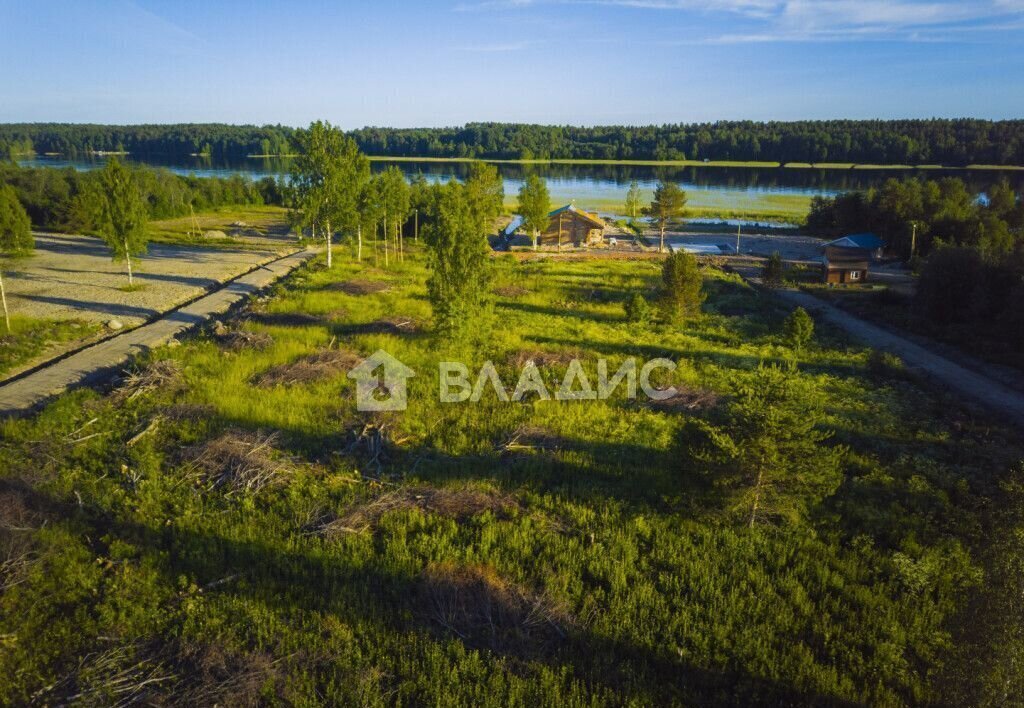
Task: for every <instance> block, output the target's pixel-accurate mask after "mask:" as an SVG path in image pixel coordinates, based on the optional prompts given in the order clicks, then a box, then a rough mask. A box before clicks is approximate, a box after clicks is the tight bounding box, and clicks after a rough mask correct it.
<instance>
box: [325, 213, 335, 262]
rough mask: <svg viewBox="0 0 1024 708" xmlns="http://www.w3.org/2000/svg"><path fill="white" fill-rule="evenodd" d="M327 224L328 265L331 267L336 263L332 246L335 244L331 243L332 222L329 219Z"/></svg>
mask: <svg viewBox="0 0 1024 708" xmlns="http://www.w3.org/2000/svg"><path fill="white" fill-rule="evenodd" d="M325 226H326V227H327V235H326V239H327V267H328V268H330V267H331V265H332V264H333V263H334V258H333V256H334V253H333V250H334V249H333V248H332V246H333V245H334V244H332V243H331V235H332V234H331V222H329V221H328V222H327V223H326V224H325Z"/></svg>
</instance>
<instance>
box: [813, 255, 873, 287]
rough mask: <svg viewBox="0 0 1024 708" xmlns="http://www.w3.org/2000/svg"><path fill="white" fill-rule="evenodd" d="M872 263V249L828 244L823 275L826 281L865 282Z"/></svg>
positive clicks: (842, 282)
mask: <svg viewBox="0 0 1024 708" xmlns="http://www.w3.org/2000/svg"><path fill="white" fill-rule="evenodd" d="M870 264H871V251H869V250H868V249H866V248H842V247H840V246H826V247H825V260H824V263H823V264H822V276H823V277H824V279H825V282H826V283H833V284H849V283H865V282H867V279H868V266H869V265H870Z"/></svg>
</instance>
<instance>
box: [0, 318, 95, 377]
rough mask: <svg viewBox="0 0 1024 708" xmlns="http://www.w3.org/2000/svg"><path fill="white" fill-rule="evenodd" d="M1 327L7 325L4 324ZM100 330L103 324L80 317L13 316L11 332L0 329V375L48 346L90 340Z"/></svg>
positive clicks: (33, 356) (20, 364)
mask: <svg viewBox="0 0 1024 708" xmlns="http://www.w3.org/2000/svg"><path fill="white" fill-rule="evenodd" d="M0 328H3V324H2V323H0ZM100 329H101V327H100V325H99V324H96V323H90V322H83V321H80V320H45V319H36V318H31V317H21V316H18V315H12V316H11V331H10V332H7V331H6V329H5V328H3V329H0V332H2V334H0V378H3V376H4V375H6V374H7V373H8V372H11V371H13V370H14V369H17V368H18V367H20V366H23V365H25V364H27V363H28V362H30V361H32V360H33V359H35V358H36V357H38V356H39V355H40V354H42V353H43V352H44V351H46V350H47V349H51V348H53V347H54V346H59V345H62V344H68V343H71V342H76V341H80V340H85V339H88V338H89V337H91V336H92V335H94V334H96V332H98V331H99V330H100Z"/></svg>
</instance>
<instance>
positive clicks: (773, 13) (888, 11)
mask: <svg viewBox="0 0 1024 708" xmlns="http://www.w3.org/2000/svg"><path fill="white" fill-rule="evenodd" d="M555 4H557V5H602V6H609V7H624V8H635V9H637V10H660V11H685V12H694V13H702V14H712V13H717V14H723V15H735V16H737V17H738V18H742V19H744V20H745V21H747V22H748V23H750V22H752V23H755V24H756V25H757V26H756V27H746V28H745V29H746V30H747V31H745V32H738V33H729V34H723V35H720V36H717V37H705V38H699V39H694V40H688V41H687V43H703V44H732V43H743V42H751V43H753V42H801V41H840V40H845V41H851V40H867V39H901V40H904V41H935V40H942V39H948V38H950V37H952V36H956V35H962V34H964V33H974V34H977V35H983V34H986V33H995V32H1006V31H1008V30H1010V29H1012V28H1014V27H1016V26H1017V23H1018V22H1019V21H1020V20H1024V0H968V1H960V0H481V1H480V2H476V3H474V4H466V5H461V6H459V8H458V9H480V10H483V9H488V8H493V9H497V8H503V9H515V8H527V7H539V6H543V5H555Z"/></svg>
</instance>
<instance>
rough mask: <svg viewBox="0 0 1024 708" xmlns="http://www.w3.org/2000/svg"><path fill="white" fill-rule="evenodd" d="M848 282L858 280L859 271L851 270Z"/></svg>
mask: <svg viewBox="0 0 1024 708" xmlns="http://www.w3.org/2000/svg"><path fill="white" fill-rule="evenodd" d="M850 280H860V271H859V270H851V271H850Z"/></svg>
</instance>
